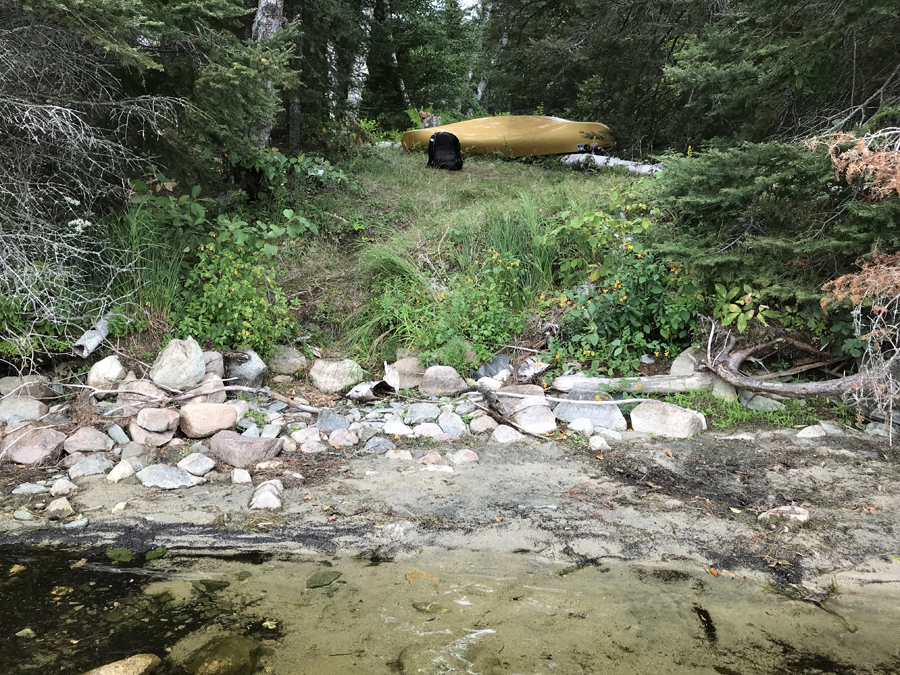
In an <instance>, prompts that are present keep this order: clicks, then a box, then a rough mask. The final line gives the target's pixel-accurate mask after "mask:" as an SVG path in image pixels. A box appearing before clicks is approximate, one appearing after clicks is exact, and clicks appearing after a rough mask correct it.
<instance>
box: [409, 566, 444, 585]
mask: <svg viewBox="0 0 900 675" xmlns="http://www.w3.org/2000/svg"><path fill="white" fill-rule="evenodd" d="M421 579H425V581H433V582H435V583H437V582H439V581H440V579H438V578H437V577H436V576H434V575H432V574H428V572H423V571H422V570H413V571H412V572H407V573H406V580H407V581H408V582H409V585H410V586H415V585H416V582H417V581H420V580H421Z"/></svg>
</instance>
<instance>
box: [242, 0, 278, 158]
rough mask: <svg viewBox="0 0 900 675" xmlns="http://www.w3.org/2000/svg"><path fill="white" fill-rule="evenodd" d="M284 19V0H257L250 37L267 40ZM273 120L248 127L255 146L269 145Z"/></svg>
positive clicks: (261, 121) (257, 122)
mask: <svg viewBox="0 0 900 675" xmlns="http://www.w3.org/2000/svg"><path fill="white" fill-rule="evenodd" d="M283 21H284V0H259V4H258V5H257V7H256V16H254V17H253V29H252V31H251V33H250V37H251V38H252V39H253V40H256V41H257V42H262V41H263V40H268V39H269V38H272V37H274V36H275V33H277V32H278V30H279V29H280V28H281V24H282V23H283ZM266 88H268V89H270V90H271V89H272V83H271V82H267V83H266ZM273 123H274V122H273V120H272V119H271V118H267V119H259V120H256V122H255V123H254V124H253V126H252V128H251V129H250V137H251V138H252V139H253V143H254V144H255V145H256V147H257V148H265V147H268V145H269V139H270V138H271V136H272V125H273Z"/></svg>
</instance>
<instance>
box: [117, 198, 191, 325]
mask: <svg viewBox="0 0 900 675" xmlns="http://www.w3.org/2000/svg"><path fill="white" fill-rule="evenodd" d="M107 236H108V237H109V240H110V242H111V243H112V248H113V249H114V250H115V251H116V254H115V255H116V258H117V263H118V267H119V269H121V270H122V272H121V273H120V274H119V275H118V277H117V278H116V282H115V284H116V285H115V290H116V294H117V297H127V298H130V299H131V301H132V302H134V303H135V304H137V305H138V306H140V307H141V309H143V310H144V311H147V312H150V313H151V314H154V315H157V316H161V317H163V318H168V317H169V315H170V314H171V312H172V310H173V308H174V307H175V304H176V303H177V301H178V299H179V298H180V291H181V288H182V263H183V261H184V255H185V247H186V246H187V242H186V241H185V240H184V238H183V237H182V236H180V235H177V234H174V233H173V232H172V228H171V225H169V227H166V225H165V224H164V223H162V222H160V221H159V220H158V219H157V218H156V217H154V215H153V214H152V213H151V212H149V211H147V210H146V209H143V208H142V207H140V206H137V205H131V206H129V207H128V208H126V209H125V210H124V211H122V212H121V213H120V214H117V216H116V217H114V218H111V219H110V220H109V221H108V224H107Z"/></svg>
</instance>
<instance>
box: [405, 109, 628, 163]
mask: <svg viewBox="0 0 900 675" xmlns="http://www.w3.org/2000/svg"><path fill="white" fill-rule="evenodd" d="M438 131H449V132H450V133H451V134H453V135H454V136H456V137H457V138H458V139H459V142H460V145H461V146H462V152H463V154H464V155H486V154H491V153H493V152H501V153H502V154H503V155H505V156H506V157H530V156H535V155H562V154H566V153H571V152H588V151H590V150H592V149H599V148H608V147H609V146H611V145H613V143H614V140H613V137H612V134H611V133H610V131H609V127H607V126H606V125H605V124H597V123H595V122H570V121H569V120H564V119H562V118H560V117H543V116H540V115H506V116H503V117H486V118H483V119H477V120H467V121H465V122H457V123H455V124H445V125H443V126H440V127H433V128H431V129H415V130H413V131H407V132H406V133H405V134H403V138H402V142H403V148H404V149H405V150H416V149H419V150H425V151H427V150H428V139H429V138H431V135H432V134H434V133H437V132H438Z"/></svg>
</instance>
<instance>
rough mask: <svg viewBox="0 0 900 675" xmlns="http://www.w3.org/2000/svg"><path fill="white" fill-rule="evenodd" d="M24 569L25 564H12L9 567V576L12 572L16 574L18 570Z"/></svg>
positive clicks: (22, 570)
mask: <svg viewBox="0 0 900 675" xmlns="http://www.w3.org/2000/svg"><path fill="white" fill-rule="evenodd" d="M24 571H25V565H13V566H12V567H10V568H9V576H13V575H14V574H18V573H19V572H24Z"/></svg>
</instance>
